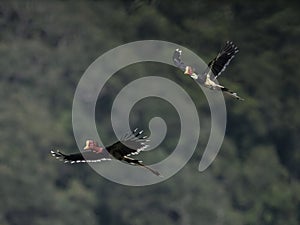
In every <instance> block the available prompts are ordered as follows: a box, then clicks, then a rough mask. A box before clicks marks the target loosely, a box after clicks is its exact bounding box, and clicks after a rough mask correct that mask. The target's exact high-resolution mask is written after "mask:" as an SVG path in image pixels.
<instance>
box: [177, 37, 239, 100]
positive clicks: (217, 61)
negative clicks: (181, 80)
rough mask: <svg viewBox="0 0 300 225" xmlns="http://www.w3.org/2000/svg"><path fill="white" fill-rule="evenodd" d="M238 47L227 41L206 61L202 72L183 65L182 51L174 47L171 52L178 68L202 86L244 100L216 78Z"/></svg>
mask: <svg viewBox="0 0 300 225" xmlns="http://www.w3.org/2000/svg"><path fill="white" fill-rule="evenodd" d="M238 51H239V50H238V48H237V47H236V46H235V45H234V44H233V42H231V41H227V42H226V44H225V46H224V47H223V48H222V49H221V50H220V52H219V53H218V55H217V56H216V57H215V58H214V59H213V60H212V61H211V62H209V63H208V67H207V68H206V69H205V70H204V72H202V73H197V72H196V71H195V70H194V69H193V68H192V67H191V66H188V65H185V63H184V62H183V61H182V59H181V54H182V51H181V50H179V49H176V50H175V52H174V54H173V62H174V64H175V66H177V67H178V68H180V69H181V70H182V71H183V72H184V74H186V75H189V76H190V77H192V78H193V79H194V80H196V81H197V82H199V83H200V84H201V85H202V86H204V87H206V88H209V89H211V90H220V91H223V92H225V93H227V94H229V95H231V96H232V97H234V98H236V99H238V100H244V99H242V98H241V97H239V96H238V95H237V93H235V92H233V91H231V90H229V89H228V88H225V87H224V86H222V85H220V84H218V82H217V78H218V77H219V76H220V75H221V73H222V72H223V71H224V70H225V69H226V67H227V66H228V65H229V63H230V61H231V60H232V59H233V58H234V56H235V55H236V54H237V53H238Z"/></svg>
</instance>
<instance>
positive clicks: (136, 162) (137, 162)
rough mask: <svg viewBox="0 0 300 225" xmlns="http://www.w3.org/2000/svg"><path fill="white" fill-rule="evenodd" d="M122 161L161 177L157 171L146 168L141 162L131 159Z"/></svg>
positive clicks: (127, 158) (126, 158)
mask: <svg viewBox="0 0 300 225" xmlns="http://www.w3.org/2000/svg"><path fill="white" fill-rule="evenodd" d="M124 161H125V162H127V163H130V164H132V165H136V166H141V167H144V168H145V169H147V170H149V171H150V172H152V173H153V174H155V175H156V176H159V177H163V176H162V175H161V174H160V173H159V172H158V171H156V170H154V169H152V168H151V167H150V166H147V165H145V164H143V163H142V161H140V160H137V159H133V158H130V157H124Z"/></svg>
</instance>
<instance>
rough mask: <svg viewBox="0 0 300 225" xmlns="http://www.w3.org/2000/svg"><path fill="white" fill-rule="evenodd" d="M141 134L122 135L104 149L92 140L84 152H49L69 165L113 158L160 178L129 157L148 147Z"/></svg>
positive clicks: (138, 132) (145, 139)
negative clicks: (141, 168)
mask: <svg viewBox="0 0 300 225" xmlns="http://www.w3.org/2000/svg"><path fill="white" fill-rule="evenodd" d="M142 133H143V131H138V130H137V129H135V130H134V132H132V133H129V134H126V135H124V137H123V138H122V139H121V140H119V141H117V142H116V143H114V144H112V145H110V146H108V147H104V148H102V147H100V146H99V145H98V143H97V142H95V141H93V140H87V141H86V146H85V148H84V149H85V151H84V152H80V153H73V154H64V153H62V152H61V151H59V150H57V151H56V152H54V151H51V154H52V156H54V157H56V158H57V159H59V160H61V161H64V162H65V163H71V164H73V163H86V162H101V161H105V160H112V159H113V158H114V159H117V160H120V161H124V162H126V163H129V164H131V165H135V166H142V167H144V168H146V169H148V170H150V171H151V172H152V173H154V174H155V175H157V176H160V173H159V172H157V171H155V170H153V169H152V168H150V167H149V166H146V165H144V164H143V163H142V161H141V160H138V159H134V158H132V157H131V156H133V155H137V154H139V153H140V152H141V151H143V150H145V149H146V148H147V147H148V146H149V145H147V144H146V143H147V142H148V141H149V140H148V139H147V136H142Z"/></svg>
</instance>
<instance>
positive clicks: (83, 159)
mask: <svg viewBox="0 0 300 225" xmlns="http://www.w3.org/2000/svg"><path fill="white" fill-rule="evenodd" d="M51 154H52V156H53V157H55V158H57V159H58V160H61V161H64V162H65V163H71V164H73V163H87V162H101V161H105V160H111V158H110V156H109V154H105V153H96V152H94V151H91V150H88V151H85V152H83V153H73V154H64V153H62V152H61V151H59V150H57V151H56V152H55V151H51Z"/></svg>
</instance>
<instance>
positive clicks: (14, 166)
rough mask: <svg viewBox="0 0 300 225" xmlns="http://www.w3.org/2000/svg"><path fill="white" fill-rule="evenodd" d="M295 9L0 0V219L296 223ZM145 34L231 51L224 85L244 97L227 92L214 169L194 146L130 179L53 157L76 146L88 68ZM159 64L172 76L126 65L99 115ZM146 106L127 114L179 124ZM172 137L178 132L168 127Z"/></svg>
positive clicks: (206, 51) (10, 223) (15, 222)
mask: <svg viewBox="0 0 300 225" xmlns="http://www.w3.org/2000/svg"><path fill="white" fill-rule="evenodd" d="M299 17H300V16H299V7H298V5H297V4H296V3H291V4H288V3H286V1H281V0H278V1H263V3H243V2H241V1H231V2H230V3H226V2H224V3H220V2H216V1H211V3H204V2H202V1H184V3H183V2H182V1H169V0H167V1H159V0H156V1H155V0H154V1H129V0H126V1H114V2H112V1H73V2H70V1H27V2H25V1H2V2H1V3H0V55H1V60H0V68H1V70H0V71H1V72H0V73H1V74H0V80H1V82H0V95H1V99H2V101H1V103H2V104H1V106H0V118H1V119H0V121H1V129H0V140H1V141H0V180H1V185H0V202H1V206H0V212H1V214H0V224H1V225H23V224H31V225H50V224H55V225H62V224H72V225H77V224H87V223H88V224H91V225H92V224H106V225H129V224H138V225H146V224H147V225H148V224H165V225H169V224H182V225H183V224H184V225H187V224H230V225H234V224H245V225H250V224H263V225H276V224H278V225H281V224H290V225H298V224H299V222H300V215H299V210H300V199H299V196H300V193H299V190H300V183H299V178H300V166H299V165H300V153H299V148H300V144H299V143H300V142H299V140H298V139H299V134H300V117H299V115H300V107H299V97H300V91H299V90H300V89H299V87H298V84H299V83H300V75H299V72H298V71H299V62H298V61H299V58H300V52H299V49H300V42H299V36H300V29H299V25H300V24H299V21H300V18H299ZM143 39H158V40H165V41H170V42H174V43H178V44H181V45H183V46H186V47H187V48H189V49H191V50H193V51H194V52H195V53H197V54H198V55H199V56H201V57H202V58H203V59H204V60H206V61H208V60H210V59H211V58H212V57H214V56H215V54H216V52H217V50H219V48H220V46H222V44H223V43H224V42H225V41H226V40H233V41H234V42H235V43H236V44H237V45H238V46H239V48H240V52H239V53H238V55H237V57H236V58H235V59H234V60H233V61H232V65H230V67H228V69H227V70H226V71H225V73H224V75H222V77H220V82H221V83H222V84H224V85H226V86H228V87H229V88H232V89H234V90H237V91H238V93H239V94H240V95H241V96H243V97H244V98H245V99H246V101H244V102H237V101H234V100H232V99H229V98H226V103H227V113H228V121H227V133H226V138H225V141H224V143H223V146H222V149H221V151H220V154H219V155H218V157H217V158H216V160H215V161H214V163H213V164H212V166H211V167H209V169H208V170H206V171H205V172H203V173H199V172H198V170H197V166H198V163H199V159H200V157H201V154H202V149H203V148H204V147H205V143H204V141H203V142H200V143H199V149H198V150H196V153H195V154H194V156H193V158H192V160H191V161H190V162H189V163H188V164H187V165H186V166H185V167H184V169H183V170H182V171H180V172H179V173H178V174H176V175H175V176H174V177H172V178H171V179H169V180H167V181H165V182H162V183H160V184H157V185H153V186H147V187H139V188H138V187H125V186H121V185H118V184H115V183H112V182H110V181H107V180H106V179H104V178H102V177H100V176H98V174H96V173H95V172H94V171H93V170H92V169H91V168H90V167H89V166H87V165H75V166H68V165H64V164H62V163H59V162H57V161H55V160H54V159H52V158H50V156H49V151H50V150H51V149H54V148H57V147H58V148H61V149H62V150H65V151H66V152H72V151H77V146H76V144H75V140H74V137H73V131H72V118H71V117H72V101H73V95H74V92H75V89H76V85H77V83H78V81H79V79H80V78H81V76H82V74H83V72H84V71H85V70H86V68H87V67H88V66H89V65H90V64H91V63H92V62H93V61H94V60H95V59H96V58H97V57H98V56H100V55H101V54H103V53H104V52H106V51H108V50H110V49H111V48H114V47H117V46H119V45H121V44H124V43H127V42H131V41H136V40H143ZM135 71H138V74H137V73H135ZM121 72H122V71H121ZM158 72H160V73H162V74H176V75H178V76H179V74H180V73H177V72H176V70H175V69H174V68H171V67H167V66H163V65H157V68H156V67H154V66H153V65H152V64H151V65H150V64H148V65H146V64H145V65H143V64H141V65H136V66H132V67H129V68H127V69H125V70H124V71H123V74H124V76H122V80H119V79H117V78H115V77H113V78H112V79H111V80H110V81H109V83H108V84H107V87H106V89H105V91H104V92H103V93H102V97H103V99H102V100H101V105H100V103H99V104H97V112H99V113H102V114H103V115H106V116H107V118H109V117H108V115H109V109H110V107H111V104H112V101H113V97H114V96H115V95H116V94H117V93H118V91H119V90H120V89H121V88H122V87H123V86H124V85H126V84H127V83H128V82H130V81H132V80H133V79H134V78H135V77H138V76H147V74H156V73H158ZM169 76H170V77H168V78H170V79H173V78H172V77H171V75H169ZM174 80H175V81H176V82H181V83H182V86H183V87H184V88H186V89H187V91H188V92H189V93H190V95H191V97H192V98H193V99H194V100H195V102H197V103H196V105H197V108H198V109H199V114H201V115H202V118H201V119H202V120H201V122H203V123H205V120H207V119H209V117H210V114H209V111H208V110H207V102H206V101H205V99H204V97H203V95H202V94H201V90H199V89H198V88H197V87H196V85H194V84H193V83H192V82H191V81H190V80H189V79H187V78H185V77H180V78H174ZM155 101H156V100H153V101H149V102H147V101H146V100H145V101H143V102H141V105H140V106H138V105H137V106H136V108H135V110H134V112H133V115H134V117H135V120H139V121H140V122H141V123H142V124H145V126H147V124H148V122H149V119H150V118H151V117H153V116H157V115H159V116H161V117H166V119H168V121H169V124H170V125H172V126H175V127H176V126H178V124H177V123H176V120H177V114H176V113H175V112H174V109H173V108H172V107H169V106H168V105H165V106H162V107H157V109H156V108H155V106H156V105H159V104H163V102H162V103H161V102H159V103H158V102H155ZM150 109H151V110H150ZM107 118H106V117H105V118H97V122H98V130H99V131H100V134H101V135H102V136H103V138H104V139H105V140H107V142H108V143H109V142H111V141H114V140H115V137H114V135H113V131H112V130H111V125H110V124H109V120H108V119H107ZM203 123H202V124H203ZM168 132H170V133H168V135H169V136H170V137H176V135H178V132H177V131H176V129H173V131H172V129H169V130H168ZM201 132H202V131H201ZM207 132H209V131H206V130H204V131H203V134H204V136H205V134H207ZM164 145H166V146H174V145H176V140H175V139H174V138H168V139H166V140H165V142H164ZM159 150H161V151H159V152H160V153H159V154H157V155H155V154H154V152H153V155H152V156H149V159H148V158H147V159H145V160H149V162H150V161H151V162H155V161H156V160H161V159H162V158H164V157H166V156H167V154H168V153H167V152H164V151H163V146H162V147H161V148H159ZM155 152H157V151H155ZM150 157H152V158H150Z"/></svg>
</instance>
